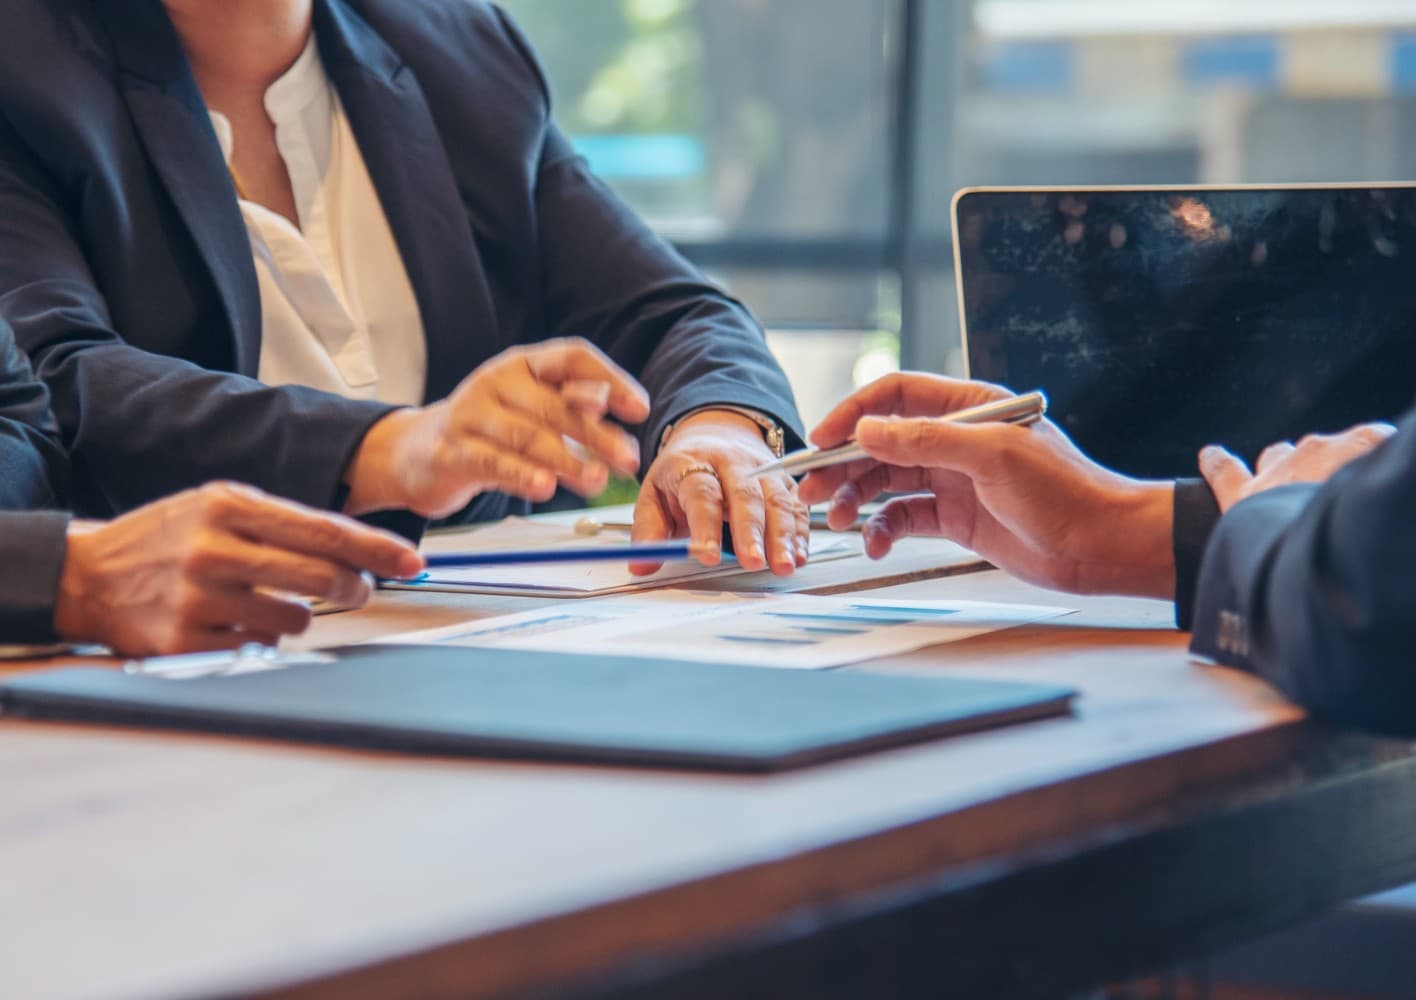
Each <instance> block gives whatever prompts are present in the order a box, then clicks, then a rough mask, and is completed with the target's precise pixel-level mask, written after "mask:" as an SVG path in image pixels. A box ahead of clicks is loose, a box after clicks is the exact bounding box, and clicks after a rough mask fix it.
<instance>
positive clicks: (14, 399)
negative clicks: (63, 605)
mask: <svg viewBox="0 0 1416 1000" xmlns="http://www.w3.org/2000/svg"><path fill="white" fill-rule="evenodd" d="M67 476H68V460H67V459H66V458H65V455H64V451H63V449H62V448H60V447H59V432H58V428H57V427H55V426H54V420H53V418H52V417H51V416H50V414H49V397H48V394H47V393H46V392H45V391H44V386H42V385H40V384H39V383H38V382H36V381H35V380H34V378H33V377H32V376H31V374H30V369H29V364H28V362H27V361H26V360H25V356H24V354H23V353H21V351H20V350H19V349H18V348H17V347H16V346H15V341H14V338H13V337H12V336H11V334H10V329H9V327H7V326H6V325H5V324H4V323H3V322H0V643H5V642H36V641H44V640H46V639H49V638H52V633H53V625H54V598H55V595H56V594H57V593H58V590H59V574H60V571H61V569H62V568H63V565H64V532H65V530H66V528H67V527H68V523H69V517H68V515H67V514H60V513H43V512H42V511H43V510H44V509H46V508H48V509H50V510H52V509H54V508H57V507H58V506H59V505H60V501H61V500H62V498H63V492H64V484H65V480H66V478H67Z"/></svg>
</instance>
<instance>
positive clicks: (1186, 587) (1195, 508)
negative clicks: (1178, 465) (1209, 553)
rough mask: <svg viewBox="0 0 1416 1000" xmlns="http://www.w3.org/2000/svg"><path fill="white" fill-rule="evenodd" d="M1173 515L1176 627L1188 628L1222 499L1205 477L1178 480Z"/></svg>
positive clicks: (1182, 629) (1192, 618) (1185, 629)
mask: <svg viewBox="0 0 1416 1000" xmlns="http://www.w3.org/2000/svg"><path fill="white" fill-rule="evenodd" d="M1174 516H1175V526H1174V529H1173V530H1174V534H1173V536H1172V537H1173V545H1174V549H1175V626H1176V627H1177V628H1179V629H1180V630H1181V631H1187V630H1188V629H1189V628H1190V624H1191V622H1193V621H1194V610H1195V586H1196V582H1197V581H1198V579H1199V575H1200V559H1201V558H1203V556H1204V552H1205V544H1206V543H1207V542H1208V541H1209V537H1210V532H1212V531H1213V530H1214V526H1215V524H1216V523H1217V522H1218V521H1219V502H1218V501H1217V500H1215V497H1214V491H1213V490H1211V489H1210V487H1209V484H1208V483H1206V482H1205V481H1204V480H1203V479H1180V480H1177V481H1176V483H1175V507H1174Z"/></svg>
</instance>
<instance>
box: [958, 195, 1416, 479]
mask: <svg viewBox="0 0 1416 1000" xmlns="http://www.w3.org/2000/svg"><path fill="white" fill-rule="evenodd" d="M954 244H955V256H956V260H957V267H956V268H955V272H956V280H957V282H958V292H959V310H960V323H961V326H962V329H963V334H964V342H965V348H966V351H965V353H966V356H967V359H968V360H967V363H968V372H969V375H970V376H971V377H973V378H978V379H984V380H986V381H990V382H999V383H1002V384H1004V385H1007V386H1009V387H1010V388H1013V389H1016V390H1019V391H1023V390H1029V389H1043V390H1044V391H1046V393H1047V395H1048V398H1049V400H1050V402H1051V407H1050V415H1051V416H1052V418H1053V419H1054V420H1056V421H1057V422H1058V423H1059V424H1060V425H1061V426H1062V427H1063V428H1064V429H1065V430H1066V431H1067V432H1068V433H1069V434H1070V435H1071V436H1072V437H1073V439H1074V440H1076V442H1077V443H1078V444H1079V445H1080V446H1081V447H1082V449H1083V450H1085V451H1086V452H1087V453H1088V454H1090V455H1092V456H1093V457H1094V458H1096V459H1097V460H1098V461H1101V462H1102V463H1104V464H1106V465H1109V466H1111V467H1113V468H1116V469H1119V470H1121V471H1123V472H1126V473H1129V474H1131V475H1133V476H1143V477H1166V478H1169V477H1176V476H1193V475H1196V474H1197V469H1196V454H1197V453H1198V451H1199V449H1200V448H1201V447H1203V446H1204V445H1206V444H1210V443H1220V444H1224V445H1226V446H1228V447H1229V448H1230V450H1232V451H1234V452H1235V453H1236V454H1239V455H1241V456H1243V457H1244V458H1246V459H1247V460H1249V461H1251V462H1252V461H1253V460H1254V459H1255V458H1256V457H1257V455H1258V453H1259V452H1260V451H1262V450H1263V448H1264V447H1266V446H1267V445H1268V444H1270V443H1272V442H1274V441H1280V440H1285V439H1286V440H1296V439H1297V438H1300V437H1302V436H1303V435H1304V434H1307V433H1312V432H1332V431H1338V430H1342V429H1343V428H1346V427H1349V426H1351V425H1352V424H1355V423H1360V422H1363V421H1370V420H1393V419H1394V418H1396V417H1397V416H1398V415H1399V414H1401V413H1402V412H1403V411H1404V410H1406V409H1407V407H1409V406H1410V405H1411V404H1412V403H1413V401H1416V185H1411V184H1387V185H1331V186H1307V185H1301V186H1299V185H1295V186H1273V187H1256V186H1243V187H1203V186H1197V187H1151V188H1141V187H1121V188H1035V189H1020V188H973V189H967V190H964V191H961V192H959V194H958V195H956V196H955V199H954Z"/></svg>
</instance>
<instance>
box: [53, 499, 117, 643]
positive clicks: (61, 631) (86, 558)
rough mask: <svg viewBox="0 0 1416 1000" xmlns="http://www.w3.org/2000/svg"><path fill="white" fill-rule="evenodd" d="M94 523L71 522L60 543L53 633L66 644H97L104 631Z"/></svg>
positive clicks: (95, 526) (97, 526) (99, 526)
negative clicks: (61, 562) (61, 552)
mask: <svg viewBox="0 0 1416 1000" xmlns="http://www.w3.org/2000/svg"><path fill="white" fill-rule="evenodd" d="M102 527H103V525H102V524H101V523H99V522H95V521H71V522H70V523H69V527H68V530H67V532H66V533H65V542H64V568H63V570H62V571H61V572H60V574H59V591H58V593H57V594H56V596H55V600H54V631H55V634H57V635H58V636H59V637H60V638H62V639H67V640H69V641H70V642H101V641H103V639H104V635H105V633H106V629H105V627H104V625H103V622H102V613H101V602H99V601H98V600H96V599H95V596H96V595H97V594H99V593H101V590H102V587H101V583H100V581H99V572H98V568H97V556H96V553H97V545H96V542H97V537H96V533H97V531H98V530H99V529H100V528H102Z"/></svg>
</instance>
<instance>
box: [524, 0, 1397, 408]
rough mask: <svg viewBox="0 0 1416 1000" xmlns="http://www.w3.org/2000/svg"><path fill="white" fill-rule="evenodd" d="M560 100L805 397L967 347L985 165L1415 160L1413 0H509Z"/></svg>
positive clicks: (1087, 179)
mask: <svg viewBox="0 0 1416 1000" xmlns="http://www.w3.org/2000/svg"><path fill="white" fill-rule="evenodd" d="M505 6H506V7H507V8H508V9H509V10H510V12H511V13H512V14H513V16H514V17H515V18H516V19H517V20H518V22H519V23H520V24H521V25H522V26H523V28H525V30H526V31H527V33H528V35H529V36H530V37H531V39H532V41H533V43H534V44H535V45H536V47H537V49H538V51H539V53H540V55H541V57H542V60H543V62H544V63H545V65H546V67H547V71H548V76H549V78H550V81H551V86H552V90H553V95H554V98H555V100H556V104H557V114H558V117H559V119H560V121H561V122H562V124H563V125H564V126H565V128H566V129H567V131H569V132H570V133H571V135H572V136H573V138H574V139H575V141H576V142H577V143H578V144H579V146H580V148H581V149H582V150H583V151H584V153H585V154H586V155H587V157H588V158H589V159H590V161H591V162H592V164H594V166H595V168H596V169H597V171H598V172H599V173H600V174H601V175H602V176H604V177H605V178H606V179H607V180H608V181H609V182H610V183H611V184H613V185H614V186H615V187H616V188H617V189H618V190H619V191H620V192H621V193H622V194H623V195H624V196H625V197H626V198H627V199H628V200H629V201H630V202H631V204H633V205H634V206H635V207H636V208H637V209H639V210H640V211H641V212H642V213H643V214H644V215H645V216H646V218H648V219H649V220H650V222H651V223H652V224H653V225H654V226H655V227H656V228H657V229H658V230H659V231H660V232H662V233H663V234H664V235H666V236H667V237H668V238H670V239H672V240H674V241H675V242H676V243H677V244H678V245H679V246H680V247H681V248H682V249H683V250H684V252H685V253H687V254H688V255H689V256H690V257H692V258H694V259H695V260H697V261H698V262H699V263H700V264H702V265H703V266H704V267H705V268H706V269H708V270H709V271H710V272H711V273H712V274H714V275H715V276H716V277H717V278H719V279H720V280H722V281H724V282H725V283H726V284H727V285H729V286H730V288H731V289H732V290H733V291H734V292H735V293H736V294H738V295H739V296H741V297H742V298H743V299H744V300H745V301H746V302H747V303H748V304H749V305H750V306H752V307H753V309H754V310H756V311H757V313H758V314H759V315H760V316H761V317H762V319H763V321H764V323H765V324H766V325H767V326H768V328H769V330H770V335H771V341H772V344H773V347H774V349H776V350H777V351H778V352H779V353H780V354H781V355H783V360H784V361H786V362H787V368H788V371H789V372H791V373H792V374H793V376H794V378H795V384H796V388H797V390H798V393H799V396H800V398H801V402H802V406H803V410H804V411H805V414H806V416H807V418H808V419H811V418H812V417H814V416H816V415H818V414H819V413H820V412H821V411H822V410H823V409H824V407H825V406H826V405H828V404H829V403H830V402H831V400H832V399H833V398H834V397H835V396H836V395H839V394H840V392H842V391H845V390H847V389H849V388H850V386H851V385H852V384H853V383H854V382H856V381H857V380H859V379H863V378H867V377H870V376H872V375H874V374H876V373H878V372H879V371H881V370H883V369H885V368H887V367H888V366H889V364H890V363H892V359H893V358H894V357H895V356H896V354H897V353H899V354H902V355H903V357H904V360H905V361H906V362H907V363H908V364H911V365H914V366H919V367H926V368H932V369H936V370H948V371H955V370H959V368H960V367H961V365H962V359H961V356H960V348H959V333H958V320H957V309H956V304H955V298H954V283H953V275H952V252H951V240H950V233H949V206H950V200H951V197H952V195H953V192H954V190H955V189H956V188H958V187H960V186H964V185H976V184H1028V185H1034V184H1121V183H1134V184H1155V183H1191V182H1215V183H1232V182H1245V181H1270V182H1277V181H1347V180H1402V179H1416V142H1412V141H1409V140H1407V139H1406V136H1407V135H1409V134H1416V129H1413V126H1416V3H1407V2H1394V0H1286V2H1284V3H1274V2H1270V0H1184V2H1180V0H972V2H970V0H958V2H954V0H509V2H507V3H506V4H505Z"/></svg>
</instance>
